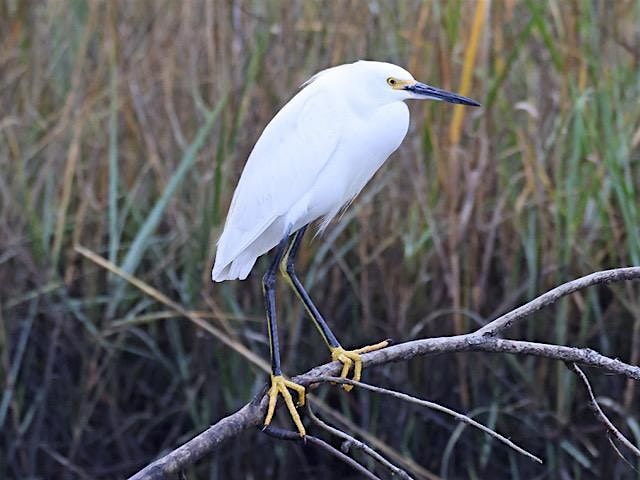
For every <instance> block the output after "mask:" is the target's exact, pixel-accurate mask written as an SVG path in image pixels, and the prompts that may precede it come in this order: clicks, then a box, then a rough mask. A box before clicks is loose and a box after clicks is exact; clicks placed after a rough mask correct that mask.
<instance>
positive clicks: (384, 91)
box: [211, 61, 479, 436]
mask: <svg viewBox="0 0 640 480" xmlns="http://www.w3.org/2000/svg"><path fill="white" fill-rule="evenodd" d="M409 99H432V100H444V101H446V102H450V103H459V104H463V105H473V106H479V103H477V102H476V101H474V100H471V99H470V98H466V97H463V96H461V95H457V94H454V93H451V92H447V91H445V90H441V89H439V88H435V87H431V86H429V85H425V84H423V83H420V82H417V81H416V80H415V79H414V78H413V76H412V75H411V74H410V73H409V72H407V71H406V70H404V69H403V68H401V67H398V66H396V65H392V64H389V63H383V62H372V61H358V62H355V63H350V64H345V65H339V66H336V67H333V68H329V69H327V70H324V71H321V72H320V73H318V74H316V75H314V76H313V77H312V78H311V79H310V80H308V81H307V82H306V83H305V84H304V85H303V86H302V89H301V90H300V91H299V92H298V94H297V95H295V96H294V97H293V98H292V99H291V100H290V101H289V103H287V104H286V105H285V106H284V107H283V108H282V110H280V111H279V112H278V113H277V114H276V116H275V117H273V119H272V120H271V122H269V124H268V125H267V126H266V128H265V129H264V131H263V132H262V135H261V136H260V138H259V139H258V141H257V142H256V145H255V147H254V148H253V151H252V152H251V155H249V159H248V160H247V163H246V165H245V167H244V170H243V172H242V175H241V176H240V180H239V182H238V186H237V187H236V190H235V193H234V195H233V200H232V202H231V207H230V208H229V213H228V215H227V220H226V222H225V225H224V230H223V232H222V235H221V236H220V239H219V240H218V247H217V253H216V258H215V263H214V266H213V270H212V272H211V277H212V279H213V280H214V281H216V282H222V281H224V280H233V279H240V280H243V279H245V278H246V277H247V275H248V274H249V272H250V271H251V269H252V268H253V265H254V264H255V262H256V259H257V258H258V257H259V256H261V255H263V254H264V253H266V252H268V251H269V250H271V249H272V248H273V247H276V246H277V249H276V253H275V256H274V258H273V261H272V262H271V265H270V267H269V268H268V270H267V272H266V273H265V275H264V277H263V291H264V296H265V303H266V314H267V326H268V333H269V346H270V354H271V368H272V374H271V388H270V389H269V393H268V395H269V408H268V411H267V416H266V418H265V421H264V424H265V425H269V424H270V423H271V420H272V418H273V413H274V411H275V406H276V402H277V397H278V394H280V395H282V396H283V398H284V400H285V403H286V405H287V408H288V410H289V412H290V414H291V417H292V419H293V421H294V423H295V425H296V427H297V429H298V431H299V433H300V435H302V436H304V435H305V429H304V426H303V425H302V421H301V420H300V416H299V415H298V412H297V411H296V408H295V406H294V404H293V400H292V398H291V394H290V393H289V391H288V389H292V390H294V391H296V392H297V393H298V403H299V405H303V404H304V401H305V389H304V387H303V386H301V385H298V384H296V383H294V382H292V381H290V380H287V379H286V378H285V377H284V376H283V374H282V371H281V369H280V352H279V348H278V331H277V325H276V309H275V280H276V275H277V272H278V270H279V271H280V273H281V274H282V276H283V277H284V278H285V280H286V281H287V283H288V284H289V285H290V286H291V287H292V289H293V290H294V292H295V294H296V295H297V296H298V297H299V299H300V300H301V301H302V303H303V304H304V307H305V309H306V311H307V313H308V314H309V316H310V317H311V319H312V320H313V322H314V324H315V326H316V327H317V329H318V331H319V332H320V334H321V335H322V337H323V339H324V341H325V342H326V344H327V346H328V347H329V350H330V352H331V358H332V359H333V360H334V361H335V360H337V361H340V362H342V364H343V368H342V374H341V375H342V377H346V376H347V375H348V373H349V371H350V370H351V368H352V367H353V378H354V380H358V379H359V378H360V375H361V371H362V362H361V360H360V354H362V353H365V352H370V351H373V350H377V349H380V348H383V347H385V346H386V345H387V342H381V343H378V344H376V345H370V346H366V347H363V348H360V349H357V350H345V349H344V348H342V346H341V345H340V343H339V342H338V340H337V339H336V337H335V336H334V335H333V333H332V332H331V330H330V329H329V326H328V325H327V323H326V322H325V320H324V318H323V317H322V315H321V314H320V312H319V311H318V309H317V308H316V306H315V305H314V303H313V302H312V301H311V298H310V297H309V295H308V294H307V292H306V291H305V289H304V287H303V286H302V283H301V282H300V280H299V279H298V277H297V276H296V273H295V270H294V263H295V258H296V254H297V252H298V248H299V246H300V242H301V240H302V236H303V235H304V232H305V229H306V227H307V225H309V224H310V223H312V222H314V221H316V220H318V219H322V223H321V226H320V228H321V229H323V228H325V227H326V226H327V224H328V223H329V222H330V221H331V219H332V218H334V217H335V216H336V215H337V214H338V213H339V212H340V210H341V209H342V208H343V207H345V206H346V205H348V204H349V203H350V202H351V200H353V198H354V197H355V196H356V195H358V193H359V192H360V190H361V189H362V188H363V187H364V186H365V184H366V183H367V182H368V181H369V179H370V178H371V177H372V176H373V174H374V173H375V172H376V171H377V170H378V169H379V168H380V166H381V165H382V164H383V163H384V161H385V160H386V159H387V158H388V157H389V155H391V154H392V153H393V152H394V151H395V150H396V149H397V148H398V146H400V143H401V142H402V140H403V139H404V137H405V135H406V134H407V129H408V127H409V109H408V108H407V106H406V105H405V103H404V100H409ZM292 235H293V238H292V239H291V240H290V237H291V236H292ZM345 387H346V388H347V389H349V387H348V386H345Z"/></svg>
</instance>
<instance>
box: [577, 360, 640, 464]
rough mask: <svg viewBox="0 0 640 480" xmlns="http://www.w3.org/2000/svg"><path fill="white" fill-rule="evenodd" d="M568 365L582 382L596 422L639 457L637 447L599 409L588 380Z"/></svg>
mask: <svg viewBox="0 0 640 480" xmlns="http://www.w3.org/2000/svg"><path fill="white" fill-rule="evenodd" d="M568 365H569V368H570V369H571V370H572V371H573V372H574V373H575V374H576V375H577V376H578V378H579V379H580V380H582V383H584V386H585V387H586V389H587V393H588V394H589V404H590V405H591V409H592V410H593V411H594V412H595V414H596V416H597V417H598V420H600V422H601V423H602V424H603V425H604V426H605V427H606V428H607V430H608V431H609V433H610V434H611V435H613V436H614V437H615V438H616V439H617V440H618V441H619V442H620V443H622V444H623V445H624V446H625V447H627V448H628V449H629V450H631V451H632V452H633V454H634V455H635V456H636V457H640V449H638V447H636V446H635V445H634V444H633V443H631V442H630V441H629V440H628V439H627V437H625V436H624V435H623V434H622V433H621V432H620V430H618V429H617V428H616V426H615V425H614V424H613V423H611V420H609V418H607V416H606V415H605V414H604V412H603V411H602V409H601V408H600V405H598V402H597V400H596V397H595V396H594V395H593V390H592V389H591V384H590V383H589V379H588V378H587V376H586V375H585V374H584V372H583V371H582V370H581V369H580V367H578V365H576V364H575V363H570V364H568ZM618 453H619V452H618ZM623 458H624V457H623Z"/></svg>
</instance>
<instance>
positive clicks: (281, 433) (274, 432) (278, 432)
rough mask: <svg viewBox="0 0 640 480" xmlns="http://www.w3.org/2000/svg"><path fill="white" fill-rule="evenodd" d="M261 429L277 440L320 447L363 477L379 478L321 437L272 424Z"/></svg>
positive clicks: (373, 479) (379, 479)
mask: <svg viewBox="0 0 640 480" xmlns="http://www.w3.org/2000/svg"><path fill="white" fill-rule="evenodd" d="M262 431H263V432H264V433H266V434H267V435H269V436H272V437H274V438H277V439H278V440H289V441H293V442H302V443H304V444H309V443H310V444H312V445H315V446H317V447H320V448H321V449H323V450H324V451H326V452H327V453H329V454H330V455H333V456H334V457H336V458H338V459H339V460H342V461H343V462H344V463H346V464H347V465H349V466H350V467H351V468H353V469H354V470H356V471H357V472H359V473H361V474H362V475H364V476H365V477H367V478H370V479H371V480H381V478H380V477H378V476H376V475H374V474H373V473H371V472H370V471H369V470H367V469H366V468H365V467H363V466H362V465H360V464H359V463H358V462H357V461H355V460H354V459H353V458H351V457H350V456H348V455H345V454H344V453H342V452H341V451H340V450H338V449H337V448H334V447H332V446H331V445H329V444H328V443H327V442H325V441H324V440H322V439H320V438H318V437H314V436H313V435H305V436H304V438H303V437H301V436H300V434H299V433H298V432H297V431H296V432H294V431H292V430H284V429H282V428H277V427H272V426H269V427H267V428H263V429H262Z"/></svg>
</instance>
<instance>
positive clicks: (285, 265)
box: [279, 225, 340, 349]
mask: <svg viewBox="0 0 640 480" xmlns="http://www.w3.org/2000/svg"><path fill="white" fill-rule="evenodd" d="M306 230H307V226H306V225H305V226H304V227H302V228H301V229H300V230H298V231H297V232H296V233H295V234H294V236H293V240H292V241H291V244H290V245H289V248H288V249H287V251H286V254H285V255H284V256H283V257H282V258H281V259H280V260H279V262H280V272H281V273H282V275H283V276H284V277H285V279H286V280H287V283H289V285H291V288H293V291H294V292H295V293H296V295H297V297H298V298H299V299H300V301H301V302H302V304H303V305H304V308H305V310H306V311H307V313H308V314H309V317H311V320H313V323H314V324H315V326H316V328H317V329H318V331H319V332H320V335H322V338H323V339H324V341H325V343H326V344H327V346H328V347H329V348H330V349H331V348H338V347H340V343H339V342H338V340H337V339H336V337H335V335H334V334H333V332H332V331H331V329H330V328H329V325H327V322H326V321H325V320H324V318H323V317H322V314H321V313H320V312H319V311H318V309H317V308H316V306H315V305H314V304H313V301H311V297H309V294H308V293H307V291H306V290H305V289H304V287H303V286H302V282H300V279H299V278H298V276H297V275H296V271H295V262H296V256H297V255H298V250H299V249H300V243H301V242H302V237H303V236H304V233H305V231H306Z"/></svg>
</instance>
